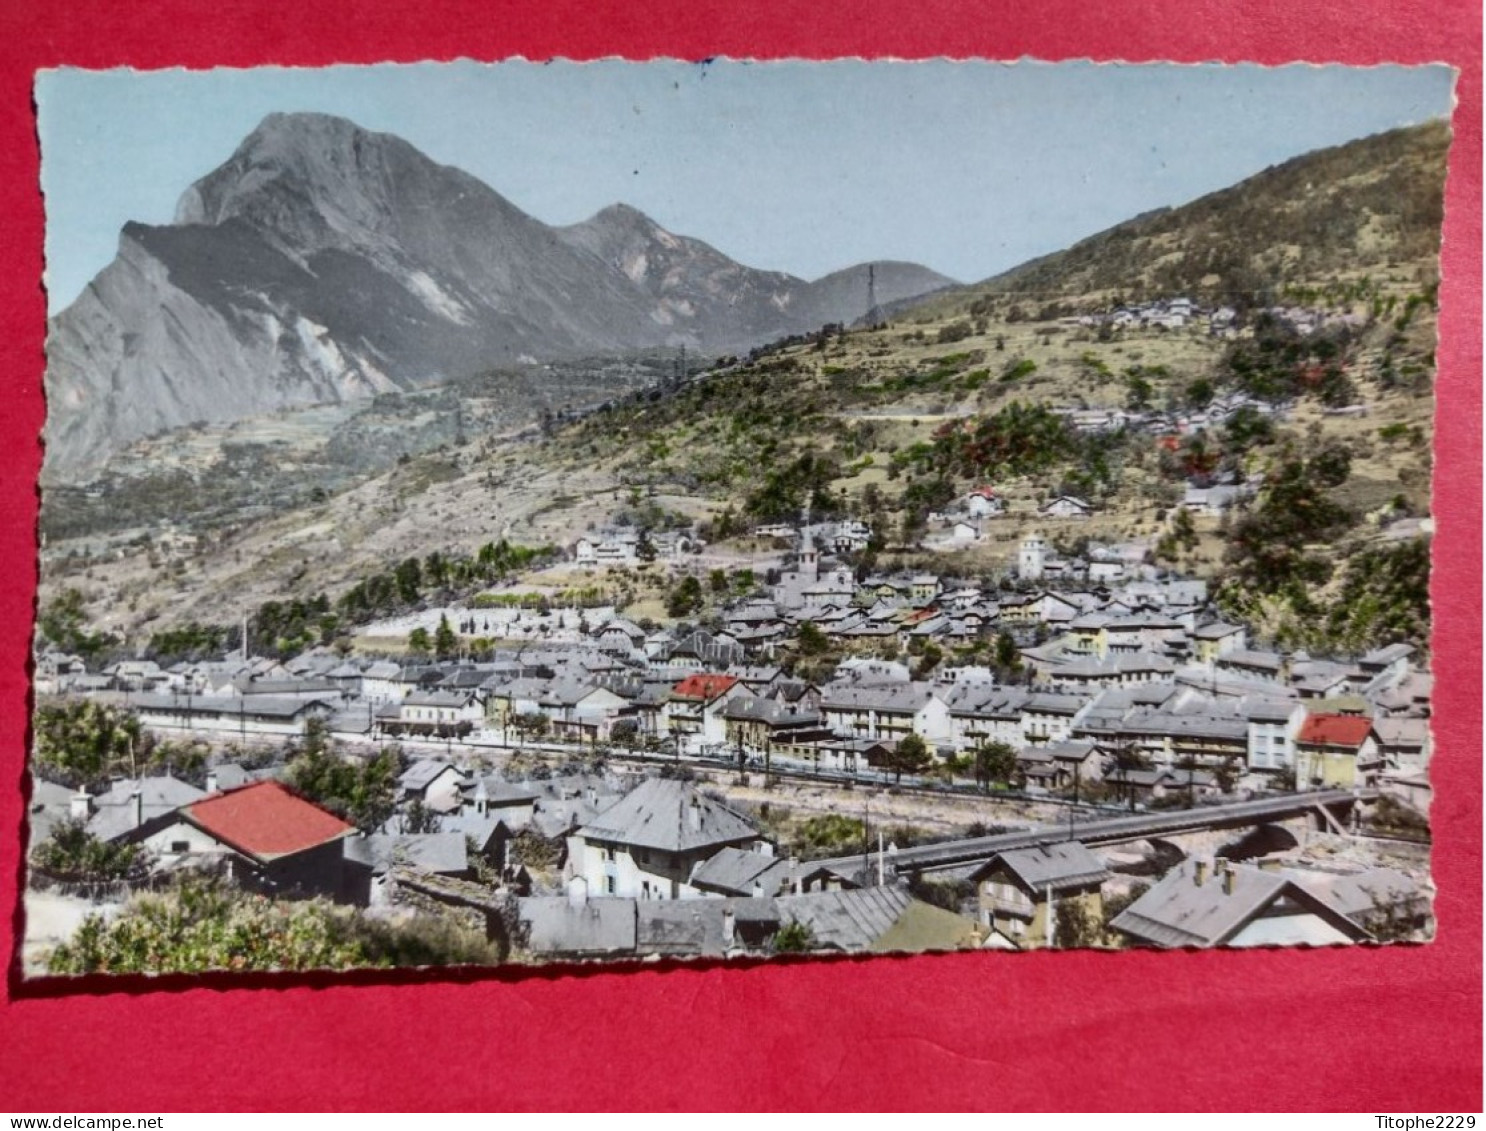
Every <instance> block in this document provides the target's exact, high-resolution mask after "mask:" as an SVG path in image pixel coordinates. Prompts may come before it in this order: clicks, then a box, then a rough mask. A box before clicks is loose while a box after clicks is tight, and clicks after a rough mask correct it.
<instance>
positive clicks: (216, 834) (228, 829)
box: [140, 781, 356, 896]
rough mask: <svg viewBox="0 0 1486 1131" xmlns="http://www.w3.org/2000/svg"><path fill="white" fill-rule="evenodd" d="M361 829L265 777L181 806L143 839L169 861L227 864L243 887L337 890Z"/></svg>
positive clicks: (277, 890) (316, 891) (296, 892)
mask: <svg viewBox="0 0 1486 1131" xmlns="http://www.w3.org/2000/svg"><path fill="white" fill-rule="evenodd" d="M355 831H356V830H355V828H354V826H352V825H349V824H347V823H346V822H345V821H343V820H341V819H340V818H339V817H337V816H336V815H335V814H334V813H330V812H327V811H326V810H324V809H322V808H320V806H318V805H316V804H314V803H313V802H311V801H307V800H305V799H304V798H303V797H300V796H299V795H298V794H297V793H294V792H293V791H292V790H290V789H289V788H288V787H286V786H283V785H280V784H279V783H278V782H275V781H261V782H254V783H252V784H250V785H245V786H240V787H238V788H237V789H229V790H225V791H223V792H221V793H214V794H212V795H211V796H209V797H204V798H202V799H201V800H200V801H197V802H194V803H192V804H189V805H183V806H181V807H180V808H179V809H177V810H175V811H174V812H173V813H171V814H169V815H168V816H165V817H162V818H160V819H159V820H157V821H155V822H152V823H151V824H150V825H148V826H145V827H144V828H142V829H141V830H140V833H141V837H140V839H141V840H142V842H143V843H144V845H145V847H146V848H148V849H149V850H150V851H151V852H152V853H153V854H154V855H156V856H157V857H159V858H161V859H162V860H163V861H166V862H179V861H182V860H187V859H196V860H211V861H219V862H223V863H225V866H226V868H227V872H228V874H229V875H230V876H231V877H232V878H233V879H235V880H237V881H238V882H239V883H242V884H243V885H244V886H245V887H250V888H254V889H256V890H259V891H264V892H268V893H270V894H275V895H330V896H338V895H339V894H340V893H341V880H342V856H343V847H342V844H341V842H342V841H343V840H344V839H345V838H346V837H347V836H349V835H350V834H352V833H354V832H355Z"/></svg>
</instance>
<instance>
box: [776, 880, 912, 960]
mask: <svg viewBox="0 0 1486 1131" xmlns="http://www.w3.org/2000/svg"><path fill="white" fill-rule="evenodd" d="M912 902H913V897H912V896H911V895H909V894H908V891H907V889H906V888H901V887H896V886H894V887H868V888H859V889H856V890H848V891H820V892H809V893H807V894H805V895H787V896H780V897H779V898H778V899H776V900H775V901H774V906H775V907H776V908H777V909H778V911H779V919H780V922H781V923H789V922H795V923H802V924H804V925H805V926H806V927H809V928H810V933H811V934H812V935H813V936H814V938H815V946H816V947H817V948H819V949H823V950H824V949H836V950H846V951H860V950H868V949H870V948H871V946H872V944H873V943H875V942H876V941H877V940H878V939H879V938H881V937H882V936H883V935H885V934H886V933H887V932H888V930H889V929H890V928H891V927H892V926H893V924H895V923H896V922H897V921H898V920H899V918H901V917H902V915H903V913H904V912H905V911H907V910H908V906H909V904H911V903H912Z"/></svg>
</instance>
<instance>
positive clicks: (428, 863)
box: [341, 832, 469, 875]
mask: <svg viewBox="0 0 1486 1131" xmlns="http://www.w3.org/2000/svg"><path fill="white" fill-rule="evenodd" d="M341 843H342V844H343V845H344V846H345V848H344V852H345V858H346V859H347V860H350V861H354V862H355V863H357V864H363V865H365V866H366V867H368V868H370V869H371V870H372V871H373V872H375V873H382V872H386V871H387V870H388V869H389V868H391V867H392V865H394V864H400V865H403V866H405V867H408V868H416V869H418V870H419V871H421V872H433V873H437V874H442V875H455V874H458V873H461V872H464V871H465V870H467V869H468V868H469V853H468V846H467V845H466V844H465V839H464V834H463V833H462V832H439V833H404V834H402V835H400V836H352V837H347V838H346V839H345V840H343V841H342V842H341Z"/></svg>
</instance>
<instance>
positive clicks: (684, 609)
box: [666, 575, 706, 617]
mask: <svg viewBox="0 0 1486 1131" xmlns="http://www.w3.org/2000/svg"><path fill="white" fill-rule="evenodd" d="M704 604H706V599H705V598H704V597H703V596H702V583H701V582H700V581H698V580H697V579H696V578H695V577H692V576H690V575H688V576H686V577H683V578H682V579H681V581H680V582H679V583H678V584H677V585H676V588H675V589H673V590H671V594H670V596H669V597H668V598H667V599H666V612H667V613H668V614H669V615H671V616H673V617H685V616H690V615H691V614H692V613H694V612H696V611H697V610H699V609H701V608H702V606H703V605H704Z"/></svg>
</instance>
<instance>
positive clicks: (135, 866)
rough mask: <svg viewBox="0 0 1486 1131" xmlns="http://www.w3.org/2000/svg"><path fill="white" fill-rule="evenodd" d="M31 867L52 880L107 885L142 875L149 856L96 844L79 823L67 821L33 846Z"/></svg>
mask: <svg viewBox="0 0 1486 1131" xmlns="http://www.w3.org/2000/svg"><path fill="white" fill-rule="evenodd" d="M31 863H32V864H33V865H34V866H35V867H36V868H38V869H40V870H41V871H42V872H45V873H46V874H48V875H49V876H51V877H53V878H54V879H58V880H65V881H68V882H72V883H107V882H111V881H115V880H122V879H125V878H128V877H131V876H139V875H141V874H143V873H144V871H145V870H146V869H147V867H148V856H147V854H146V853H145V850H144V849H143V848H142V847H141V846H140V845H137V844H112V843H109V842H107V841H102V840H99V839H98V838H97V837H95V836H94V835H93V834H92V833H90V832H88V830H87V826H86V825H85V824H84V823H83V822H82V821H73V820H67V821H63V822H61V823H60V824H59V825H57V826H56V827H55V828H54V829H53V830H52V834H51V836H49V837H47V839H46V840H44V841H42V842H41V843H40V844H39V845H37V846H36V849H35V850H34V851H33V852H32V853H31Z"/></svg>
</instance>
